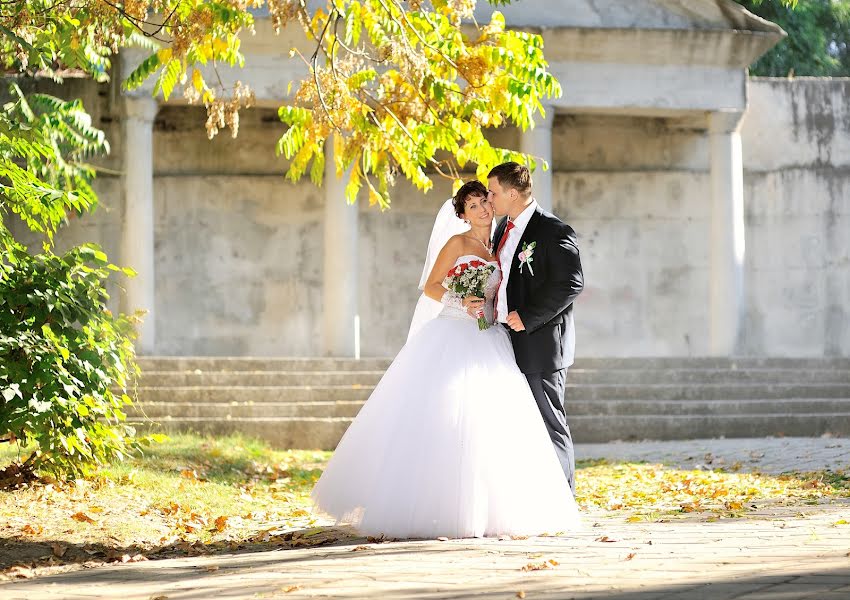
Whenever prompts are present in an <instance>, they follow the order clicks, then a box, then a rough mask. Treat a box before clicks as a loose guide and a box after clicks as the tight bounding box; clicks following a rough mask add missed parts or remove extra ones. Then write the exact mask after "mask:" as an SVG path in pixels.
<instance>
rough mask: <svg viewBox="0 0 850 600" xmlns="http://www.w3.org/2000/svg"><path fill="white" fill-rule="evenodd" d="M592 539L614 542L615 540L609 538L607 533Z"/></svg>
mask: <svg viewBox="0 0 850 600" xmlns="http://www.w3.org/2000/svg"><path fill="white" fill-rule="evenodd" d="M593 541H594V542H616V541H617V540H613V539H611V538H609V537H608V536H607V535H603V536H602V537H598V538H596V539H595V540H593Z"/></svg>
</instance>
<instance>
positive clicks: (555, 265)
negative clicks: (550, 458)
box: [487, 162, 584, 491]
mask: <svg viewBox="0 0 850 600" xmlns="http://www.w3.org/2000/svg"><path fill="white" fill-rule="evenodd" d="M487 178H488V184H489V194H488V197H489V199H490V201H491V202H492V204H493V209H494V210H495V212H496V214H497V215H507V217H506V218H504V219H502V220H501V221H500V222H499V225H498V226H497V227H496V231H495V233H494V234H493V247H494V248H495V249H496V258H497V259H498V261H499V265H500V266H501V269H502V281H501V283H500V284H499V290H498V293H497V296H496V320H497V321H499V322H500V323H503V324H504V326H505V327H507V328H508V329H509V330H510V335H511V342H512V343H513V346H514V354H515V355H516V362H517V365H519V368H520V369H521V370H522V372H523V373H524V374H525V376H526V378H527V379H528V384H529V385H530V386H531V391H532V392H533V393H534V399H535V400H536V401H537V406H538V408H539V409H540V414H541V415H543V421H544V422H545V423H546V429H548V430H549V437H550V438H551V439H552V444H553V445H554V446H555V452H556V454H557V455H558V460H560V461H561V467H562V468H563V469H564V473H565V474H566V476H567V479H568V480H569V482H570V488H571V489H572V490H573V491H575V455H574V452H573V440H572V436H571V435H570V428H569V426H568V425H567V413H566V410H565V409H564V392H565V389H566V383H567V368H568V367H569V366H570V365H571V364H573V357H574V356H575V329H574V327H573V300H575V299H576V297H577V296H578V295H579V293H581V290H582V288H583V287H584V278H583V276H582V272H581V261H580V260H579V252H578V246H577V245H576V234H575V231H573V229H572V227H570V226H569V225H567V224H565V223H563V222H562V221H561V220H560V219H558V218H557V217H556V216H555V215H553V214H551V213H548V212H546V211H544V210H543V209H541V208H540V206H538V204H537V201H536V200H535V199H534V198H533V197H532V196H531V174H530V173H529V171H528V168H527V167H524V166H522V165H520V164H518V163H515V162H508V163H503V164H501V165H499V166H497V167H494V168H493V170H492V171H490V173H489V175H487Z"/></svg>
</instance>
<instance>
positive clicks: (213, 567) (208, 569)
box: [204, 565, 219, 573]
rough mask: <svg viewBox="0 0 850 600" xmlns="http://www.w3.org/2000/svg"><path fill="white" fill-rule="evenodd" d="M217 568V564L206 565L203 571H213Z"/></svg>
mask: <svg viewBox="0 0 850 600" xmlns="http://www.w3.org/2000/svg"><path fill="white" fill-rule="evenodd" d="M218 568H219V567H218V565H208V566H206V567H204V571H206V572H207V573H215V572H216V571H218Z"/></svg>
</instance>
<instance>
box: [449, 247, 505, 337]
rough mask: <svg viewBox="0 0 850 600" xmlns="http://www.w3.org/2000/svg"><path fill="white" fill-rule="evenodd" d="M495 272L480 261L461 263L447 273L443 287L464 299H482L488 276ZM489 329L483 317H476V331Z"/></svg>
mask: <svg viewBox="0 0 850 600" xmlns="http://www.w3.org/2000/svg"><path fill="white" fill-rule="evenodd" d="M495 270H496V267H494V266H493V265H491V264H487V263H485V262H483V261H480V260H473V261H470V262H468V263H462V264H459V265H458V266H456V267H454V268H453V269H452V270H450V271H449V272H448V274H447V275H446V278H445V279H444V280H443V285H445V286H446V288H448V290H449V291H451V292H455V293H457V294H460V295H461V296H462V297H464V298H466V297H467V296H475V297H477V298H483V297H484V287H485V286H486V285H487V280H488V279H489V278H490V274H491V273H492V272H493V271H495ZM489 327H490V324H489V323H487V320H486V319H485V318H484V316H483V315H482V316H480V317H478V329H480V330H482V331H483V330H484V329H487V328H489Z"/></svg>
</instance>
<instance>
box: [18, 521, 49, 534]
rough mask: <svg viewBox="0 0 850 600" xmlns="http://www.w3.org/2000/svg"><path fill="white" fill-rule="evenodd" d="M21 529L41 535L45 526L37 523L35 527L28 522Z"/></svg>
mask: <svg viewBox="0 0 850 600" xmlns="http://www.w3.org/2000/svg"><path fill="white" fill-rule="evenodd" d="M21 531H23V532H24V533H28V534H30V535H39V534H40V533H41V532H42V531H44V527H42V526H41V525H36V526H35V527H33V526H32V525H30V524H29V523H27V524H26V525H24V526H23V527H22V528H21Z"/></svg>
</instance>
